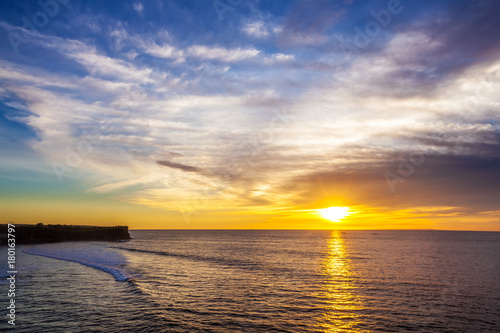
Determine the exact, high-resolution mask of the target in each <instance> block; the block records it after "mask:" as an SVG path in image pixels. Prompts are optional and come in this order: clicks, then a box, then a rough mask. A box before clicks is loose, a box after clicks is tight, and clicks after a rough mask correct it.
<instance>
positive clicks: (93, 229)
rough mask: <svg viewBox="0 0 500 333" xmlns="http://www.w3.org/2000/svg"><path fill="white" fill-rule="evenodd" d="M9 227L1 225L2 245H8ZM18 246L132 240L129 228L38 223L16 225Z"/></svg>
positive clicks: (0, 236) (0, 239) (0, 238)
mask: <svg viewBox="0 0 500 333" xmlns="http://www.w3.org/2000/svg"><path fill="white" fill-rule="evenodd" d="M6 233H7V225H6V224H2V225H0V244H6V239H7V234H6ZM14 235H15V239H16V244H36V243H55V242H72V241H121V240H128V239H130V235H129V233H128V227H127V226H115V227H97V226H81V225H61V224H48V225H44V224H42V223H38V224H35V225H30V224H17V225H15V232H14Z"/></svg>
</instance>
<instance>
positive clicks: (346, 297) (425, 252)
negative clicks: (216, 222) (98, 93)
mask: <svg viewBox="0 0 500 333" xmlns="http://www.w3.org/2000/svg"><path fill="white" fill-rule="evenodd" d="M131 236H132V238H133V239H132V240H131V241H129V242H71V243H57V244H40V245H24V246H18V253H17V258H16V260H17V264H18V268H17V269H18V274H17V283H16V288H17V290H16V327H15V331H16V332H405V331H419V332H495V331H500V282H499V281H500V279H499V278H498V277H499V276H500V260H499V259H498V254H499V253H500V233H495V232H458V231H307V230H302V231H264V230H245V231H224V230H217V231H213V230H212V231H210V230H204V231H202V230H196V231H182V230H177V231H171V230H162V231H131ZM3 251H4V252H6V247H4V248H3ZM5 258H6V257H5ZM4 264H5V263H3V262H2V263H1V265H2V266H1V269H2V270H1V271H0V274H3V275H2V282H1V283H0V287H2V290H1V292H2V294H6V292H7V290H6V288H7V283H6V274H4V272H6V268H5V267H4ZM5 299H6V298H4V297H2V302H3V304H2V308H3V309H6V306H7V303H6V302H5V301H4V300H5ZM4 312H5V315H3V321H2V322H1V323H0V327H1V328H0V329H1V330H4V329H5V330H7V329H9V328H10V325H8V324H7V316H6V314H7V312H6V310H4Z"/></svg>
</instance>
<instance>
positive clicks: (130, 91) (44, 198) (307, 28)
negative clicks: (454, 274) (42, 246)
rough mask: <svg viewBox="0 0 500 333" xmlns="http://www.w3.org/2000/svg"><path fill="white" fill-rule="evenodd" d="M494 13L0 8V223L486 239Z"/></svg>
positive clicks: (409, 6)
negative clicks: (436, 232)
mask: <svg viewBox="0 0 500 333" xmlns="http://www.w3.org/2000/svg"><path fill="white" fill-rule="evenodd" d="M499 16H500V2H498V1H494V0H477V1H474V0H469V1H463V0H439V1H435V0H432V1H430V0H429V1H426V0H421V1H416V0H413V1H411V0H400V1H397V0H381V1H378V0H373V1H360V0H343V1H327V0H317V1H306V0H289V1H271V0H260V1H258V0H215V1H208V0H207V1H201V0H199V1H194V0H192V1H189V0H178V1H174V0H171V1H167V0H163V1H159V0H154V1H145V0H144V1H121V0H120V1H118V0H117V1H76V0H57V1H56V0H41V1H34V0H33V1H27V0H23V1H18V0H5V1H2V2H1V3H0V82H1V85H0V154H1V163H0V212H1V222H2V223H6V222H13V223H39V222H42V223H46V224H51V223H56V224H57V223H61V224H95V225H117V224H119V225H128V226H129V227H130V228H133V229H168V228H173V229H190V228H196V229H213V228H215V229H241V228H243V229H246V228H255V229H258V228H269V229H447V230H492V231H500V186H499V185H500V172H499V170H500V132H499V129H500V113H499V109H500V95H499V94H498V91H500V90H499V88H500V20H498V17H499ZM327 207H348V209H349V212H350V215H349V216H347V217H345V218H344V219H342V220H340V221H339V222H332V221H329V220H326V219H324V218H322V217H321V214H319V213H318V209H324V208H327Z"/></svg>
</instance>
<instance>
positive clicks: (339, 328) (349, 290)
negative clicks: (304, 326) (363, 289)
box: [319, 230, 363, 332]
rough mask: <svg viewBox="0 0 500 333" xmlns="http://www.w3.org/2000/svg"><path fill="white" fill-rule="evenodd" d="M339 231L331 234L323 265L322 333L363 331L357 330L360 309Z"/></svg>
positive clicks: (320, 323)
mask: <svg viewBox="0 0 500 333" xmlns="http://www.w3.org/2000/svg"><path fill="white" fill-rule="evenodd" d="M346 252H347V251H346V247H345V245H344V240H343V239H342V233H341V231H338V230H337V231H332V233H331V236H330V239H329V240H328V256H327V258H326V260H325V261H324V263H323V269H322V271H323V274H324V275H325V276H326V284H325V287H324V291H323V292H324V296H325V298H326V300H327V302H326V304H325V314H324V317H323V318H322V319H321V320H320V322H319V325H320V326H321V327H322V328H324V329H325V332H347V331H348V332H363V330H362V329H360V328H359V326H360V325H359V324H360V323H361V322H360V319H359V317H360V315H359V312H360V310H362V309H363V307H362V304H361V302H360V300H359V296H358V295H357V293H356V286H355V285H354V283H353V280H354V278H355V276H354V274H353V272H352V270H351V266H350V261H349V259H348V258H347V253H346Z"/></svg>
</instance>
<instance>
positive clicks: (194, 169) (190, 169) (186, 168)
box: [156, 161, 202, 172]
mask: <svg viewBox="0 0 500 333" xmlns="http://www.w3.org/2000/svg"><path fill="white" fill-rule="evenodd" d="M156 163H158V164H159V165H163V166H166V167H168V168H174V169H179V170H183V171H186V172H201V171H202V170H201V169H200V168H197V167H194V166H190V165H185V164H181V163H174V162H170V161H156Z"/></svg>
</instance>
